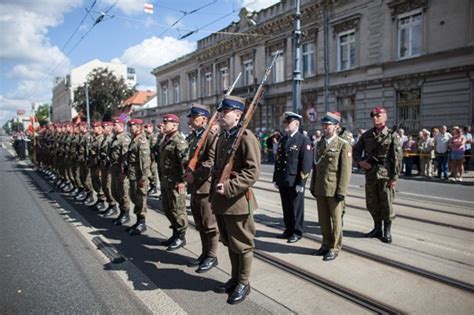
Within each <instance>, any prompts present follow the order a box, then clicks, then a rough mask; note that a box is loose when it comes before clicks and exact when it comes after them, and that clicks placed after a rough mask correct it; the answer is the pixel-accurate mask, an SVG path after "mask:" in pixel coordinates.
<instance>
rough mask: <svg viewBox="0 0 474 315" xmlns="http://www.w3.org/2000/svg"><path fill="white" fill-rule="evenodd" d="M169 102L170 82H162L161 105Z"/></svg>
mask: <svg viewBox="0 0 474 315" xmlns="http://www.w3.org/2000/svg"><path fill="white" fill-rule="evenodd" d="M168 104H169V98H168V83H161V105H163V106H166V105H168Z"/></svg>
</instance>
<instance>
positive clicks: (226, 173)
mask: <svg viewBox="0 0 474 315" xmlns="http://www.w3.org/2000/svg"><path fill="white" fill-rule="evenodd" d="M279 55H280V54H279V52H277V53H276V54H275V56H274V57H273V59H272V62H271V63H270V65H269V66H268V67H267V68H266V69H265V74H264V75H263V78H262V81H261V82H260V84H259V86H258V89H257V92H256V93H255V95H254V97H253V99H252V102H251V103H250V105H249V106H248V109H247V112H246V113H245V115H244V116H243V117H242V119H241V120H240V123H239V125H240V126H239V131H238V132H237V136H236V137H235V139H234V142H233V143H232V146H231V148H230V150H229V151H230V155H229V158H228V161H227V163H226V164H225V166H224V169H223V170H222V174H221V176H220V178H219V181H218V183H223V182H224V181H226V180H228V179H229V178H230V175H231V173H232V168H233V167H234V160H235V155H236V153H237V149H238V148H239V146H240V143H241V142H242V136H243V135H244V132H245V130H246V129H247V126H248V125H249V123H250V120H252V117H253V114H254V112H255V109H256V108H257V106H258V103H259V102H260V99H261V98H262V96H263V92H264V84H265V82H266V81H267V79H268V76H269V75H270V73H271V71H272V68H273V65H274V64H275V61H276V60H277V58H278V57H279Z"/></svg>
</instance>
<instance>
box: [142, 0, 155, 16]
mask: <svg viewBox="0 0 474 315" xmlns="http://www.w3.org/2000/svg"><path fill="white" fill-rule="evenodd" d="M143 11H144V12H145V13H148V14H153V3H147V2H145V3H144V4H143Z"/></svg>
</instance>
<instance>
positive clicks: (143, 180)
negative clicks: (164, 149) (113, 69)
mask: <svg viewBox="0 0 474 315" xmlns="http://www.w3.org/2000/svg"><path fill="white" fill-rule="evenodd" d="M128 125H129V127H130V132H131V134H132V140H131V142H130V145H129V146H128V152H127V163H126V166H127V177H128V179H129V181H130V182H129V184H130V199H131V200H132V202H133V204H134V208H133V212H134V213H135V215H136V216H137V221H136V223H135V224H134V225H133V226H132V227H131V228H130V229H129V233H130V235H138V234H141V233H143V232H145V231H146V224H145V217H146V212H147V204H146V196H147V190H148V177H149V174H150V142H149V140H148V139H147V137H146V135H145V132H144V130H143V120H141V119H131V120H130V121H129V122H128Z"/></svg>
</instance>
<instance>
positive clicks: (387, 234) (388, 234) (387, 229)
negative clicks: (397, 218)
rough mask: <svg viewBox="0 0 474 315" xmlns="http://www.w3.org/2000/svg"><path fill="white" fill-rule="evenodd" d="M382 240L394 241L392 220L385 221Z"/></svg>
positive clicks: (386, 241) (385, 241)
mask: <svg viewBox="0 0 474 315" xmlns="http://www.w3.org/2000/svg"><path fill="white" fill-rule="evenodd" d="M382 242H384V243H388V244H390V243H391V242H392V221H390V220H385V221H383V237H382Z"/></svg>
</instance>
